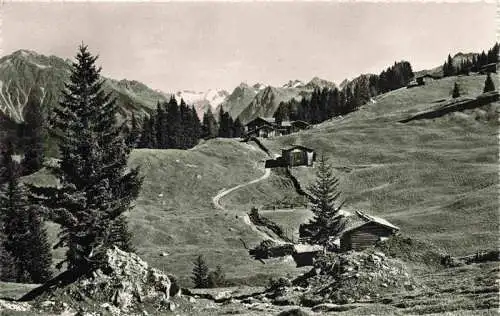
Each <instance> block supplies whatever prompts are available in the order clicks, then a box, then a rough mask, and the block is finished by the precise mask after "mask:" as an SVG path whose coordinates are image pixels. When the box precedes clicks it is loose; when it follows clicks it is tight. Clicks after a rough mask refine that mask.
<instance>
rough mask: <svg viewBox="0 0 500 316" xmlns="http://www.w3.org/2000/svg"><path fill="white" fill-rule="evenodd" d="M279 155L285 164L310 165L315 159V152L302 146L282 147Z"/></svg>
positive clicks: (294, 165) (292, 165)
mask: <svg viewBox="0 0 500 316" xmlns="http://www.w3.org/2000/svg"><path fill="white" fill-rule="evenodd" d="M281 157H283V160H284V161H285V163H286V165H287V166H290V167H296V166H308V167H310V166H312V165H313V162H314V161H315V160H316V152H315V151H314V149H311V148H308V147H305V146H302V145H293V146H292V147H290V148H284V149H282V150H281Z"/></svg>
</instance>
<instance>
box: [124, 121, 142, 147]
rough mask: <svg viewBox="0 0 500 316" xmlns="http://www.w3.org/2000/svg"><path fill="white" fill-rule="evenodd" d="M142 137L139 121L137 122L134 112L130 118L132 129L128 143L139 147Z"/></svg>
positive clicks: (130, 145)
mask: <svg viewBox="0 0 500 316" xmlns="http://www.w3.org/2000/svg"><path fill="white" fill-rule="evenodd" d="M140 137H141V131H140V127H139V122H137V118H136V117H135V114H134V113H132V118H131V120H130V131H129V133H128V136H127V145H128V146H129V147H130V148H135V147H137V146H138V142H139V138H140Z"/></svg>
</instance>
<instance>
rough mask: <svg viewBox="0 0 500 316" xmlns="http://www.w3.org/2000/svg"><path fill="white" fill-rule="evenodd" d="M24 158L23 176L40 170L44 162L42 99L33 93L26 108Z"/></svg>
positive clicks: (22, 164) (22, 162)
mask: <svg viewBox="0 0 500 316" xmlns="http://www.w3.org/2000/svg"><path fill="white" fill-rule="evenodd" d="M24 113H25V114H24V124H23V125H24V129H25V131H24V133H23V134H24V136H25V137H26V141H25V144H24V147H25V150H24V157H23V160H22V161H21V166H22V174H23V175H27V174H31V173H33V172H36V171H38V170H40V169H41V168H42V166H43V160H44V140H45V126H44V125H45V124H44V115H43V112H42V108H41V105H40V99H39V97H38V96H37V95H36V93H34V92H33V91H32V92H31V93H30V94H29V96H28V103H27V104H26V107H25V108H24Z"/></svg>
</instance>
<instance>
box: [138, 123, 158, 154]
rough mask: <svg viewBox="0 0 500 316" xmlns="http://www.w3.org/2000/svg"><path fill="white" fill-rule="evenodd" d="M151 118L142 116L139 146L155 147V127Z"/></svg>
mask: <svg viewBox="0 0 500 316" xmlns="http://www.w3.org/2000/svg"><path fill="white" fill-rule="evenodd" d="M154 126H155V123H154V119H153V118H147V117H146V118H144V121H143V123H142V131H141V137H140V140H139V146H138V147H139V148H156V141H155V140H156V132H155V131H156V129H155V128H154Z"/></svg>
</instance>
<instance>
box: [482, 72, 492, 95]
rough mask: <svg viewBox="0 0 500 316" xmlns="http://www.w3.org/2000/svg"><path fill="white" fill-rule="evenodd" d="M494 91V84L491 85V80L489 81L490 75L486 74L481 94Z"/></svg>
mask: <svg viewBox="0 0 500 316" xmlns="http://www.w3.org/2000/svg"><path fill="white" fill-rule="evenodd" d="M490 91H495V84H494V83H493V79H491V74H490V73H488V75H487V76H486V80H485V81H484V89H483V92H490Z"/></svg>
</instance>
